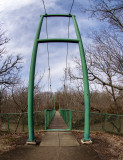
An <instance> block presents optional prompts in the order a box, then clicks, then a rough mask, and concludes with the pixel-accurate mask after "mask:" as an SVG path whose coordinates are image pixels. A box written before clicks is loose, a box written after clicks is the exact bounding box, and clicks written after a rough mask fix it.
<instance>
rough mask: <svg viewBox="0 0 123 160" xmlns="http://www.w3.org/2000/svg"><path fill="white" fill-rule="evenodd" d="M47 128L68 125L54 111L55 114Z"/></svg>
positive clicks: (66, 127)
mask: <svg viewBox="0 0 123 160" xmlns="http://www.w3.org/2000/svg"><path fill="white" fill-rule="evenodd" d="M48 129H68V126H67V125H66V123H65V122H64V120H63V119H62V117H61V116H60V113H59V112H58V111H56V113H55V116H54V118H53V120H52V122H51V124H50V126H49V127H48Z"/></svg>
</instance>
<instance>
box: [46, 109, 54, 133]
mask: <svg viewBox="0 0 123 160" xmlns="http://www.w3.org/2000/svg"><path fill="white" fill-rule="evenodd" d="M55 112H56V110H55V109H45V130H47V128H48V126H49V124H50V123H51V121H52V119H53V117H54V115H55Z"/></svg>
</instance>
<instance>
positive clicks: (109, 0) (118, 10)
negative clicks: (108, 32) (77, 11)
mask: <svg viewBox="0 0 123 160" xmlns="http://www.w3.org/2000/svg"><path fill="white" fill-rule="evenodd" d="M83 11H84V13H85V12H87V13H88V14H89V15H90V17H95V18H97V19H99V20H100V21H107V22H108V23H109V24H110V27H113V28H114V29H116V30H117V31H120V32H123V1H122V0H90V6H89V7H88V8H86V9H85V6H84V7H83V8H82V12H83Z"/></svg>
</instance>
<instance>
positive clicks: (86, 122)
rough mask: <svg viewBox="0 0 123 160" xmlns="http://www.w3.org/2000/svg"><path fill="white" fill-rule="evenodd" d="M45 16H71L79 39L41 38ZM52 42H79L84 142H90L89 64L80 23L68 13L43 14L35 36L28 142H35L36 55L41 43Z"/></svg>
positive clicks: (29, 98) (30, 82)
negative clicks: (83, 110) (34, 94)
mask: <svg viewBox="0 0 123 160" xmlns="http://www.w3.org/2000/svg"><path fill="white" fill-rule="evenodd" d="M44 17H71V18H72V20H73V23H74V27H75V31H76V35H77V39H59V38H58V39H56V38H55V39H39V36H40V31H41V27H42V22H43V19H44ZM52 42H63V43H65V42H67V43H78V45H79V51H80V57H81V64H82V72H83V84H84V107H85V118H84V138H83V142H84V143H86V142H87V143H88V142H89V141H91V140H90V93H89V82H88V73H87V65H86V59H85V53H84V48H83V44H82V39H81V35H80V32H79V28H78V24H77V21H76V18H75V16H74V15H71V14H68V15H64V14H50V15H49V14H45V15H41V18H40V22H39V26H38V29H37V33H36V36H35V41H34V46H33V51H32V58H31V65H30V75H29V87H28V130H29V139H28V142H27V143H32V144H33V143H35V138H34V122H33V92H34V76H35V65H36V56H37V49H38V44H39V43H52Z"/></svg>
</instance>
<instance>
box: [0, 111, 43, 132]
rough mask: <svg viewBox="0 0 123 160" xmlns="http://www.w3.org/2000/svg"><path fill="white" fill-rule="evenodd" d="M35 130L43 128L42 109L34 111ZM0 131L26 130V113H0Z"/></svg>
mask: <svg viewBox="0 0 123 160" xmlns="http://www.w3.org/2000/svg"><path fill="white" fill-rule="evenodd" d="M34 127H35V130H41V129H44V111H40V112H35V113H34ZM0 131H5V132H6V131H7V132H8V131H10V132H27V131H28V114H27V113H23V114H19V113H13V114H0Z"/></svg>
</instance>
